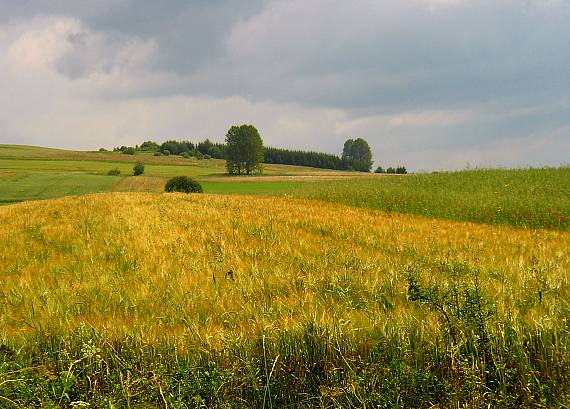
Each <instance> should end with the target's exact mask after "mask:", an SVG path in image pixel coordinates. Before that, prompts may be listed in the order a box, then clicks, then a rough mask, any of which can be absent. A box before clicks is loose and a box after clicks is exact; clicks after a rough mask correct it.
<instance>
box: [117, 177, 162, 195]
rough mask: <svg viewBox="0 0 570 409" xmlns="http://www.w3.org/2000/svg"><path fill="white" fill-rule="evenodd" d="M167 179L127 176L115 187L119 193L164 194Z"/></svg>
mask: <svg viewBox="0 0 570 409" xmlns="http://www.w3.org/2000/svg"><path fill="white" fill-rule="evenodd" d="M165 184H166V179H165V178H159V177H152V176H127V177H126V178H124V179H123V180H121V181H120V182H119V184H118V185H117V186H115V190H116V191H118V192H156V193H158V192H164V185H165Z"/></svg>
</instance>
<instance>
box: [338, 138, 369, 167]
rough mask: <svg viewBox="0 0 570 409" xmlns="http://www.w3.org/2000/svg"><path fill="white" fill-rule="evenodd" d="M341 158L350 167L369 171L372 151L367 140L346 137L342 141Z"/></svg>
mask: <svg viewBox="0 0 570 409" xmlns="http://www.w3.org/2000/svg"><path fill="white" fill-rule="evenodd" d="M342 160H343V161H344V162H345V163H346V165H347V167H348V168H350V169H354V170H358V171H360V172H370V169H372V151H371V150H370V146H369V145H368V142H366V141H365V140H364V139H362V138H356V139H348V140H347V141H346V142H345V143H344V148H343V150H342Z"/></svg>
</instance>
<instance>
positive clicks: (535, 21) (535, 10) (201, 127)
mask: <svg viewBox="0 0 570 409" xmlns="http://www.w3.org/2000/svg"><path fill="white" fill-rule="evenodd" d="M0 9H1V10H2V13H0V87H1V88H2V90H3V92H2V93H1V94H0V143H25V144H39V145H45V146H60V147H66V148H79V149H91V148H98V147H100V146H106V147H110V146H114V145H123V144H135V143H140V142H142V141H143V140H146V139H149V138H152V139H155V140H164V139H166V138H171V137H174V138H190V139H198V138H204V137H210V138H212V139H215V140H222V139H223V137H224V134H225V132H226V130H227V129H228V128H229V126H230V125H232V124H236V123H253V124H255V125H256V126H258V128H259V129H260V131H261V133H262V136H263V138H264V141H265V143H266V144H268V145H272V146H283V147H296V148H303V149H316V150H322V151H327V152H335V153H338V152H339V151H340V150H341V148H342V143H343V141H344V140H345V139H348V138H353V137H364V138H366V139H367V140H368V141H369V143H370V144H371V146H372V148H373V152H374V157H375V159H376V161H377V163H378V164H381V165H398V164H405V165H407V166H408V167H409V168H411V169H414V170H422V169H425V170H432V169H458V168H462V167H465V166H467V165H469V166H529V165H530V166H542V165H554V166H556V165H560V164H567V163H568V162H569V161H570V155H569V154H568V152H570V92H569V91H570V47H568V45H569V44H570V25H569V24H568V23H567V22H568V21H570V2H568V1H567V0H502V1H500V2H497V1H487V0H399V1H395V0H390V1H389V0H361V1H354V2H346V1H341V0H311V1H300V0H282V1H264V0H252V1H237V0H216V1H212V0H208V1H207V0H195V1H182V0H173V1H169V2H156V1H150V0H137V1H135V0H113V1H110V0H100V1H97V2H77V1H75V0H49V1H48V0H36V1H25V2H13V1H7V0H0Z"/></svg>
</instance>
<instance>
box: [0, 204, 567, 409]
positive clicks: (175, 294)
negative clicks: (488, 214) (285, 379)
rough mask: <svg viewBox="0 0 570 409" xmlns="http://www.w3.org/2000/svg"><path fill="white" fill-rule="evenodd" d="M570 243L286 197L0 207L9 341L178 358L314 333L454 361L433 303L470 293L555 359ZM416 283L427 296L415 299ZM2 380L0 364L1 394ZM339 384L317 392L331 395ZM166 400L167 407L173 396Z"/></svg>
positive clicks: (491, 328)
mask: <svg viewBox="0 0 570 409" xmlns="http://www.w3.org/2000/svg"><path fill="white" fill-rule="evenodd" d="M569 248H570V233H568V232H557V231H543V230H517V229H512V228H506V227H497V226H488V225H480V224H472V223H462V222H452V221H442V220H434V219H428V218H422V217H417V216H408V215H397V214H385V213H382V212H378V211H373V210H365V209H356V208H349V207H345V206H342V205H335V204H328V203H322V202H317V201H309V200H306V201H304V200H299V199H287V198H269V197H252V196H231V197H229V196H218V195H184V194H152V193H107V194H96V195H86V196H80V197H68V198H62V199H57V200H51V201H43V202H30V203H20V204H16V205H11V206H5V207H2V208H0V344H3V345H7V346H10V345H11V346H12V347H10V348H17V347H18V346H19V347H20V348H24V349H26V348H27V350H30V351H34V348H35V347H34V345H37V343H38V339H66V337H72V338H73V337H74V336H76V335H77V334H78V333H81V334H84V333H85V331H90V333H92V334H97V337H98V338H96V341H94V342H98V343H101V345H100V346H99V347H98V348H103V344H105V345H111V344H112V343H114V342H122V341H124V340H125V339H129V340H131V341H133V342H135V343H136V345H142V346H145V347H149V348H155V349H160V348H162V347H166V348H170V347H171V348H174V349H175V350H176V357H179V356H186V355H185V354H187V355H192V354H193V353H195V352H196V351H198V350H208V351H210V353H214V352H212V351H216V353H222V352H223V351H224V350H225V349H227V348H228V345H249V344H250V343H255V342H258V341H259V340H263V342H265V340H266V339H267V342H268V344H269V342H270V341H271V340H272V341H271V342H274V343H277V342H278V340H283V339H285V340H286V339H287V338H286V337H287V336H288V335H287V334H298V333H303V331H306V328H307V325H310V326H311V327H315V328H319V329H320V331H322V332H323V333H328V334H332V335H330V338H327V339H328V340H329V341H330V342H331V345H332V346H331V347H330V348H332V349H331V351H333V352H334V350H335V348H336V349H338V350H339V351H340V350H342V347H341V345H340V342H341V341H342V340H348V341H347V342H352V344H350V345H352V347H351V348H353V351H352V352H350V351H349V352H347V353H346V355H344V356H343V359H345V360H347V359H348V358H347V357H348V356H352V355H353V354H357V355H358V354H360V353H364V352H362V351H365V350H367V348H371V347H372V346H373V345H375V344H377V343H378V342H380V343H382V342H383V341H379V340H382V339H384V340H388V339H393V336H394V334H401V337H402V339H406V340H407V341H406V342H412V341H410V339H411V338H410V337H412V335H413V334H415V335H413V336H417V337H418V339H419V340H422V342H423V343H424V345H427V346H430V345H431V347H434V348H436V347H437V348H439V347H438V345H447V348H449V350H450V351H451V355H449V356H451V358H450V359H451V361H453V362H455V361H454V359H456V358H454V356H455V355H453V354H454V353H459V352H458V351H461V348H463V347H466V346H467V345H469V342H468V340H469V337H468V335H467V333H465V336H464V337H463V338H462V339H464V341H463V343H462V341H460V340H459V339H454V340H453V341H451V340H450V338H449V337H448V335H449V334H450V333H451V334H452V335H453V336H454V338H460V336H459V334H460V333H461V332H462V331H466V330H465V328H467V327H464V326H461V325H462V324H461V323H460V319H462V318H461V317H464V316H465V314H464V315H461V314H459V313H458V315H457V317H456V318H452V317H451V318H450V320H451V321H450V320H447V317H446V316H445V315H441V314H440V311H441V309H447V310H445V311H446V315H447V316H451V315H452V314H451V309H450V308H451V307H449V306H446V305H447V304H444V303H443V301H441V300H442V299H443V298H439V300H440V302H438V301H437V299H438V298H437V297H436V296H435V295H434V294H436V293H437V291H439V290H441V291H448V290H449V289H453V288H456V289H457V288H461V290H457V291H456V292H455V293H454V294H455V296H456V297H458V294H459V296H462V295H461V294H464V293H465V294H467V293H468V291H471V290H470V289H473V288H476V290H477V291H480V293H481V294H482V297H483V298H479V300H481V299H484V300H485V302H488V304H489V305H490V306H491V307H489V308H490V310H492V311H493V318H492V319H488V320H487V321H486V323H485V328H486V330H485V334H494V335H493V336H492V339H493V340H494V341H492V342H491V344H490V345H492V346H491V347H490V348H491V349H493V350H494V349H495V347H496V345H499V344H500V342H499V341H497V340H496V338H497V337H498V338H501V337H503V338H504V337H506V336H507V335H508V334H507V332H508V331H509V329H508V328H506V327H505V322H507V321H508V322H509V323H510V324H509V325H511V327H510V331H514V332H515V333H516V334H519V335H517V337H519V338H520V337H522V338H520V339H523V338H524V336H525V335H524V334H531V335H532V334H534V335H537V334H538V335H540V334H554V335H553V336H554V337H559V338H557V339H556V341H553V342H554V345H553V347H554V350H555V351H558V352H559V355H556V359H562V358H564V359H566V358H568V352H564V348H566V346H567V345H568V344H567V339H566V338H563V336H565V335H564V334H566V333H567V332H568V325H569V324H568V321H567V317H568V310H569V301H570V286H569V266H570V254H569V252H568V249H569ZM411 276H413V279H411V278H410V277H411ZM414 280H416V281H414ZM413 283H416V284H417V283H420V284H418V285H421V286H423V287H422V288H424V289H425V290H426V291H428V289H429V288H431V290H430V291H432V292H431V293H429V291H428V292H426V294H428V295H425V296H423V298H422V297H418V296H417V295H418V294H415V295H416V297H415V298H414V294H413V293H412V292H411V289H413V288H412V287H413ZM454 286H456V287H454ZM474 286H475V287H474ZM464 287H465V291H464V290H463V288H464ZM422 291H423V290H422ZM429 294H431V296H433V297H434V298H433V299H429V297H430V295H429ZM469 294H471V293H469ZM477 294H479V293H477ZM466 297H467V296H466ZM465 299H466V300H467V299H468V298H465ZM469 299H471V298H469ZM417 300H419V301H421V302H414V301H417ZM449 305H451V304H449ZM465 305H471V304H465ZM458 311H459V310H458ZM477 311H482V309H481V308H479V310H477ZM454 319H455V321H454ZM481 322H483V321H481ZM78 331H79V332H78ZM497 334H499V335H497ZM505 334H507V335H505ZM284 337H285V338H284ZM519 338H517V339H519ZM97 339H98V340H99V341H97ZM334 339H336V340H337V341H336V342H338V345H337V344H334V342H333V341H332V340H334ZM564 339H566V341H564ZM329 341H327V342H329ZM46 342H47V341H46ZM62 342H63V341H62ZM85 342H87V344H89V342H92V341H91V340H90V341H84V344H83V346H85V345H87V344H86V343H85ZM282 342H285V341H282ZM343 342H344V341H343ZM418 342H419V341H418ZM521 342H522V341H521ZM64 343H65V342H64ZM89 345H90V344H89ZM521 345H522V344H521ZM551 346H552V345H551ZM274 347H275V345H274ZM275 348H277V347H275ZM359 348H360V349H359ZM349 349H350V348H349ZM358 350H360V351H361V352H358ZM267 351H269V346H268V347H267ZM276 351H277V350H275V351H274V352H275V353H274V355H273V356H272V357H271V358H267V357H266V359H265V361H267V359H269V364H267V362H265V363H264V365H265V366H264V367H265V368H266V369H267V367H269V369H271V366H272V364H273V369H272V371H274V372H272V374H273V373H275V375H273V376H274V377H277V373H278V371H285V372H287V368H285V367H281V366H280V365H281V363H280V362H282V361H283V359H284V358H283V353H281V355H278V353H277V352H276ZM263 352H264V353H265V352H266V346H265V344H263ZM547 352H548V353H552V351H550V350H549V351H547ZM267 353H269V352H267ZM443 355H445V354H443ZM86 356H87V355H85V354H83V355H82V353H79V358H78V362H83V363H85V359H86ZM445 356H448V355H445ZM89 357H91V355H89ZM561 357H562V358H561ZM177 359H178V358H177ZM353 359H354V360H357V358H355V357H354V356H353ZM360 359H362V360H364V358H362V357H361V358H360ZM457 359H459V358H457ZM350 362H352V363H351V364H350V363H349V362H347V364H349V367H352V366H354V365H357V364H355V363H354V362H356V361H350ZM453 362H452V364H451V369H450V371H452V372H453V371H455V370H457V368H456V367H455V366H454V365H455V364H453ZM283 365H285V363H283ZM454 368H455V369H454ZM269 369H268V371H269ZM63 372H65V371H63ZM71 372H72V371H71V370H70V373H71ZM75 376H76V377H78V376H79V375H77V374H76V375H75ZM121 376H122V375H121ZM264 376H265V377H264V378H263V379H264V382H265V380H266V378H267V377H268V376H269V374H265V375H264ZM450 376H453V375H450ZM269 378H271V376H269ZM269 378H268V379H269ZM10 379H12V378H10ZM14 379H19V377H18V378H14ZM121 379H122V378H121ZM351 382H353V381H351ZM268 384H269V381H268ZM228 385H229V384H228ZM228 385H226V386H228ZM12 386H13V385H12ZM3 387H5V386H3V384H2V372H1V371H0V396H2V395H3V393H2V388H3ZM276 387H277V386H276ZM350 387H352V388H353V389H354V388H356V387H355V386H354V385H353V386H350ZM350 387H349V386H347V388H348V389H350ZM164 388H166V386H164ZM164 388H162V389H160V392H161V393H162V392H163V389H164ZM220 388H222V386H220ZM268 388H269V387H268ZM331 388H332V389H326V390H325V389H322V388H321V390H320V395H319V396H321V398H323V397H327V396H328V397H329V398H330V396H329V395H331V394H332V395H331V396H336V395H334V393H333V392H334V391H335V390H337V389H334V388H333V387H332V386H331ZM151 389H152V388H151ZM348 389H347V390H348ZM220 390H222V389H220ZM224 390H225V389H224ZM339 390H342V389H339ZM355 390H356V389H355ZM90 391H91V392H89V393H95V392H93V390H91V389H90ZM323 391H325V392H326V391H328V392H326V393H325V392H323ZM331 391H333V392H331ZM68 392H69V390H68ZM68 392H66V393H68ZM218 392H220V391H218ZM329 392H330V393H329ZM260 393H263V396H264V397H265V392H264V391H263V388H262V392H260ZM327 394H329V395H327ZM355 394H356V393H355ZM4 395H5V396H7V395H6V393H5V394H4ZM89 396H94V395H89ZM157 396H158V398H157V399H159V401H158V403H157V405H158V406H163V405H164V402H167V401H168V399H170V398H168V399H167V398H166V397H165V396H161V395H160V394H158V392H157ZM169 396H170V395H169ZM240 396H241V395H240ZM56 398H57V396H55V397H54V398H53V399H54V400H53V402H55V403H54V405H57V404H58V401H57V399H56ZM163 398H164V399H165V400H164V401H163ZM174 398H175V394H174V393H172V399H173V401H174ZM226 398H227V396H226ZM6 399H8V398H6ZM14 399H15V398H9V400H10V401H12V402H15V401H14ZM70 399H71V398H70ZM204 399H206V398H204ZM274 399H277V398H276V397H275V398H274ZM284 399H285V398H284ZM359 399H360V398H359ZM285 400H286V399H285ZM253 401H255V399H253ZM61 402H65V400H63V401H62V400H61V399H60V401H59V404H61ZM209 402H210V403H207V404H208V405H213V406H215V401H209ZM339 402H341V401H339ZM471 402H475V401H471Z"/></svg>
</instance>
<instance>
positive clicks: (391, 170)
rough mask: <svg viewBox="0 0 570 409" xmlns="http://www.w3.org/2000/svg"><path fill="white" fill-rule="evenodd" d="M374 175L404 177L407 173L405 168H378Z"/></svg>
mask: <svg viewBox="0 0 570 409" xmlns="http://www.w3.org/2000/svg"><path fill="white" fill-rule="evenodd" d="M374 173H390V174H398V175H405V174H406V173H408V171H407V170H406V167H405V166H398V167H397V168H393V167H391V166H390V167H389V168H386V169H384V168H383V167H382V166H378V167H377V168H376V170H375V171H374Z"/></svg>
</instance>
